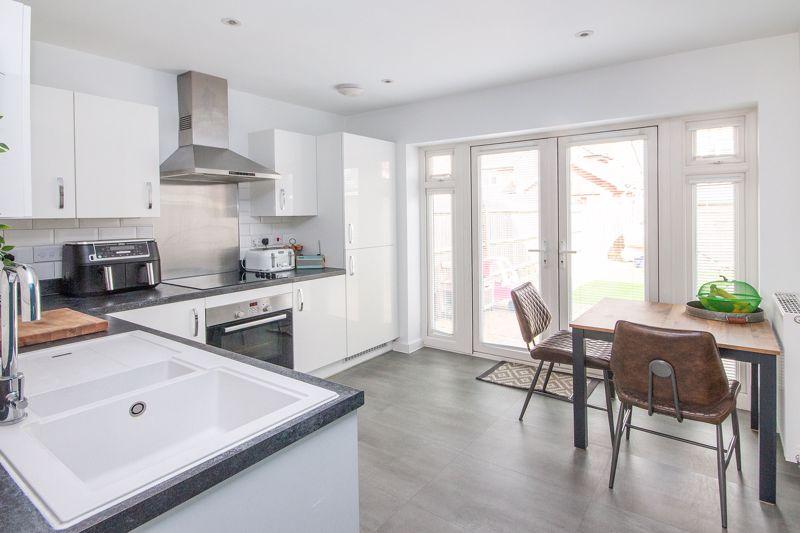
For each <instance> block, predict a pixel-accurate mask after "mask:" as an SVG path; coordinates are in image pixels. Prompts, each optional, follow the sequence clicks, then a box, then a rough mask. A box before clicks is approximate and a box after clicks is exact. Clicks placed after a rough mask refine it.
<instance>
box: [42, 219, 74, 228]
mask: <svg viewBox="0 0 800 533" xmlns="http://www.w3.org/2000/svg"><path fill="white" fill-rule="evenodd" d="M77 227H78V219H77V218H37V219H35V220H34V221H33V229H55V228H77Z"/></svg>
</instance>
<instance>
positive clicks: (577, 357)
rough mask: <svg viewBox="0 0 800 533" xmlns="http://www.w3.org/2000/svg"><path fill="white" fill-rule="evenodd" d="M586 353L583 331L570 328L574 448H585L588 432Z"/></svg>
mask: <svg viewBox="0 0 800 533" xmlns="http://www.w3.org/2000/svg"><path fill="white" fill-rule="evenodd" d="M585 365H586V353H585V343H584V332H583V330H582V329H577V328H573V329H572V374H573V389H574V395H573V397H572V423H573V426H574V427H573V442H574V444H575V447H576V448H584V449H585V448H586V444H587V435H588V433H589V426H588V419H587V416H586V366H585Z"/></svg>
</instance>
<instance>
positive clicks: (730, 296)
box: [697, 276, 761, 313]
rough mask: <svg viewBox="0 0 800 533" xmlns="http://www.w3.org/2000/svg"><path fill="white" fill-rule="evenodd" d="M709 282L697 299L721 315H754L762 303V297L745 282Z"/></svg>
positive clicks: (726, 280)
mask: <svg viewBox="0 0 800 533" xmlns="http://www.w3.org/2000/svg"><path fill="white" fill-rule="evenodd" d="M720 278H721V279H720V280H719V281H709V282H708V283H704V284H703V285H701V286H700V289H699V290H698V291H697V299H698V300H700V303H701V304H702V305H703V307H705V308H706V309H708V310H710V311H717V312H719V313H753V312H755V311H756V309H758V305H759V304H760V303H761V296H760V295H759V294H758V291H757V290H755V288H753V286H752V285H750V284H749V283H746V282H744V281H737V280H729V279H727V278H726V277H725V276H720Z"/></svg>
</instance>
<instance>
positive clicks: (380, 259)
mask: <svg viewBox="0 0 800 533" xmlns="http://www.w3.org/2000/svg"><path fill="white" fill-rule="evenodd" d="M345 256H346V261H347V265H346V268H347V273H346V277H345V282H346V286H347V355H348V356H349V355H355V354H357V353H360V352H363V351H364V350H368V349H371V348H374V347H376V346H378V345H380V344H383V343H386V342H390V341H392V340H394V339H395V338H397V331H398V328H397V258H396V253H395V248H394V246H376V247H373V248H363V249H360V250H347V253H346V255H345Z"/></svg>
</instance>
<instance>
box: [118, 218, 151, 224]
mask: <svg viewBox="0 0 800 533" xmlns="http://www.w3.org/2000/svg"><path fill="white" fill-rule="evenodd" d="M119 224H120V226H152V225H153V219H152V218H121V219H119Z"/></svg>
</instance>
